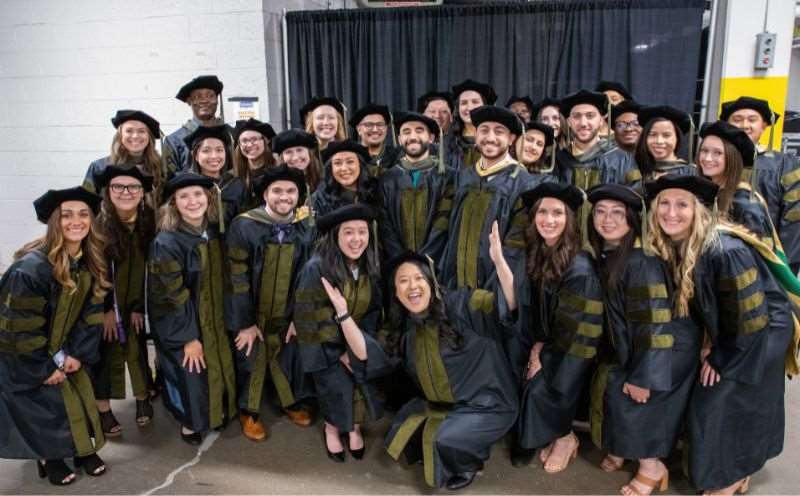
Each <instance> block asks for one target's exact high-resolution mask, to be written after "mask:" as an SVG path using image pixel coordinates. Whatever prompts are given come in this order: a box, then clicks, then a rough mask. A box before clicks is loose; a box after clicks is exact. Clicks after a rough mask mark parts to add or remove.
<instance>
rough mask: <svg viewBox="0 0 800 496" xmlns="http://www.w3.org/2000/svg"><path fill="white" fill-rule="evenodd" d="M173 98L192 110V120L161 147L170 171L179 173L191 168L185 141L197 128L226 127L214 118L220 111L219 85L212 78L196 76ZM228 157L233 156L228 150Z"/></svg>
mask: <svg viewBox="0 0 800 496" xmlns="http://www.w3.org/2000/svg"><path fill="white" fill-rule="evenodd" d="M175 98H177V99H178V100H180V101H182V102H184V103H186V104H187V105H189V107H191V109H192V118H191V119H189V120H188V121H186V123H185V124H184V125H183V126H181V127H180V128H179V129H178V130H176V131H175V132H174V133H172V134H170V135H169V136H167V137H166V139H165V143H164V144H165V147H166V148H167V150H166V153H168V157H167V166H168V167H169V169H170V170H175V171H182V170H186V169H188V168H189V167H190V166H191V165H192V157H191V153H190V150H189V149H188V148H187V146H186V143H185V142H184V138H186V136H188V135H190V134H191V133H192V132H194V131H195V130H196V129H197V128H198V127H200V126H204V127H214V126H220V125H222V124H225V118H224V117H223V116H220V117H219V118H217V117H216V113H217V107H219V108H220V109H221V108H222V81H220V80H219V79H218V78H217V76H213V75H210V76H197V77H196V78H194V79H192V80H191V81H189V82H188V83H186V84H184V85H183V86H182V87H181V89H180V90H179V91H178V94H177V95H175ZM229 131H232V129H230V130H229ZM231 136H232V135H231ZM230 141H231V142H232V141H233V140H230ZM228 156H232V155H231V150H228Z"/></svg>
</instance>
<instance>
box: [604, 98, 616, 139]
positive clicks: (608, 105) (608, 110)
mask: <svg viewBox="0 0 800 496" xmlns="http://www.w3.org/2000/svg"><path fill="white" fill-rule="evenodd" d="M606 125H607V126H608V135H607V137H606V140H607V141H611V140H612V139H614V140H616V137H615V136H614V128H613V127H611V126H612V125H613V123H612V122H611V100H606Z"/></svg>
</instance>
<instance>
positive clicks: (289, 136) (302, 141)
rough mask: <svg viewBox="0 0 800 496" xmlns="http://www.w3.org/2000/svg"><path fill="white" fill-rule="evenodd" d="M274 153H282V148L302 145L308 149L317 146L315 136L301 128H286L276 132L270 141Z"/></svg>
mask: <svg viewBox="0 0 800 496" xmlns="http://www.w3.org/2000/svg"><path fill="white" fill-rule="evenodd" d="M270 145H271V148H272V151H273V152H274V153H283V151H284V150H286V149H289V148H294V147H295V146H303V147H305V148H308V149H310V150H313V149H315V148H317V138H315V137H314V135H313V134H311V133H307V132H305V131H303V130H302V129H288V130H286V131H282V132H280V133H278V135H277V136H275V138H274V139H273V140H272V142H271V143H270Z"/></svg>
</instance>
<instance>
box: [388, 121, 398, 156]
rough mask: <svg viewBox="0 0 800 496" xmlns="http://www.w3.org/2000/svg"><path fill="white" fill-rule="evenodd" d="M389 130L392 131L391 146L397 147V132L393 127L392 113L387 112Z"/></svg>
mask: <svg viewBox="0 0 800 496" xmlns="http://www.w3.org/2000/svg"><path fill="white" fill-rule="evenodd" d="M389 132H390V133H392V146H394V147H395V148H397V134H396V133H395V129H394V115H392V113H391V112H389Z"/></svg>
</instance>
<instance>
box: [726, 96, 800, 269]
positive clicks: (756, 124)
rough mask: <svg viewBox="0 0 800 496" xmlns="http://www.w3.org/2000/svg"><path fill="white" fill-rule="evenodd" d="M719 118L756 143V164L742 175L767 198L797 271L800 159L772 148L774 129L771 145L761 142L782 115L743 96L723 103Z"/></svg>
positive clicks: (799, 261)
mask: <svg viewBox="0 0 800 496" xmlns="http://www.w3.org/2000/svg"><path fill="white" fill-rule="evenodd" d="M719 118H720V120H724V121H728V123H730V124H732V125H734V126H736V127H738V128H740V129H742V130H744V132H745V133H747V136H748V137H749V138H750V140H751V141H752V142H753V143H754V144H755V145H756V152H757V154H756V160H755V164H754V166H753V167H752V168H750V167H745V169H744V171H743V175H742V178H743V180H745V181H747V180H750V181H751V183H752V185H753V186H754V188H755V189H756V190H758V192H759V193H761V195H762V196H763V197H764V200H765V201H766V202H767V210H769V216H770V218H771V219H772V224H773V225H774V226H775V229H776V230H777V231H778V235H779V237H780V239H781V244H783V249H784V253H785V254H786V258H787V259H788V260H789V266H790V267H791V269H792V272H793V273H795V274H797V271H798V269H800V170H798V169H800V163H799V162H798V160H797V159H796V158H793V157H791V156H789V155H786V154H784V153H781V152H778V151H775V150H773V149H772V133H773V129H770V140H769V147H768V148H764V147H763V146H761V145H759V144H758V141H759V140H760V139H761V136H762V135H763V134H764V131H766V129H767V128H768V127H770V126H772V127H773V128H774V126H775V123H776V122H777V121H778V119H779V118H780V115H779V114H777V113H775V112H773V111H772V109H771V108H770V106H769V102H768V101H766V100H761V99H759V98H752V97H749V96H743V97H739V98H738V99H736V100H733V101H730V102H725V103H723V104H722V112H721V113H720V116H719Z"/></svg>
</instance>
